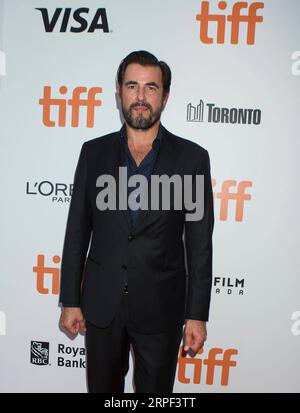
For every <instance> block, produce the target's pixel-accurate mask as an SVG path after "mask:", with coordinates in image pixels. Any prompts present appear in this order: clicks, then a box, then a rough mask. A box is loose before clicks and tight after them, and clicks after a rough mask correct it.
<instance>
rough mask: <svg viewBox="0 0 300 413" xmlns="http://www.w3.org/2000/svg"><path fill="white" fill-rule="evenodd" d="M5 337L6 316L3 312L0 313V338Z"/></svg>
mask: <svg viewBox="0 0 300 413" xmlns="http://www.w3.org/2000/svg"><path fill="white" fill-rule="evenodd" d="M5 335H6V315H5V312H4V311H0V336H5Z"/></svg>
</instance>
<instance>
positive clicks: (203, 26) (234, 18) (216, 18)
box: [196, 1, 264, 45]
mask: <svg viewBox="0 0 300 413" xmlns="http://www.w3.org/2000/svg"><path fill="white" fill-rule="evenodd" d="M218 8H219V10H221V11H225V10H226V9H227V3H226V1H219V2H218ZM263 8H264V3H262V2H254V3H251V4H250V5H249V3H248V2H246V1H238V2H236V3H234V4H233V6H232V12H231V14H228V15H227V16H226V15H225V14H210V11H209V1H202V2H201V12H200V14H197V15H196V20H197V21H199V22H200V41H201V42H202V43H206V44H211V43H213V42H214V38H213V37H210V36H209V34H208V28H209V26H210V23H212V22H213V23H216V24H217V43H219V44H224V43H225V32H226V24H227V22H229V24H230V27H231V36H230V43H231V44H238V43H239V32H240V24H241V23H246V24H247V44H249V45H250V44H251V45H253V44H254V43H255V29H256V23H261V22H262V21H263V17H262V16H258V15H257V14H256V13H257V10H258V9H263ZM243 9H245V10H244V13H243V14H242V13H241V11H242V10H243Z"/></svg>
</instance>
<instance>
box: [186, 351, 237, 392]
mask: <svg viewBox="0 0 300 413" xmlns="http://www.w3.org/2000/svg"><path fill="white" fill-rule="evenodd" d="M203 351H204V350H203V349H200V350H199V351H198V353H197V354H196V355H195V357H187V356H186V352H185V351H184V350H183V346H181V347H180V349H179V356H178V381H180V383H184V384H189V383H190V382H191V378H189V377H187V375H186V367H187V366H192V370H193V372H192V383H194V384H200V382H201V375H202V367H203V365H204V366H206V381H205V382H206V384H210V385H211V384H214V378H215V368H216V367H220V368H221V385H222V386H227V385H228V382H229V371H230V368H231V367H236V361H234V360H231V357H232V356H233V355H236V354H238V351H237V350H236V349H234V348H230V349H227V350H224V351H223V349H221V348H218V347H215V348H211V349H210V350H209V352H208V356H207V358H204V359H202V358H200V357H198V355H201V354H203ZM189 371H190V369H189Z"/></svg>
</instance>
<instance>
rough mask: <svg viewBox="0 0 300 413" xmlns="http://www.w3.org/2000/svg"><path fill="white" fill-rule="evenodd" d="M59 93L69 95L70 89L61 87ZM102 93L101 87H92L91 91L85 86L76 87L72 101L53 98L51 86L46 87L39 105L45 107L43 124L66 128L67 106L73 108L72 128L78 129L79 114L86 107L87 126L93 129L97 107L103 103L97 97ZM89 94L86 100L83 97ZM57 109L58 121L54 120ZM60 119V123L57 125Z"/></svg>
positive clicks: (50, 126)
mask: <svg viewBox="0 0 300 413" xmlns="http://www.w3.org/2000/svg"><path fill="white" fill-rule="evenodd" d="M59 93H60V94H61V95H66V94H67V93H68V88H67V87H66V86H61V87H60V88H59ZM98 93H102V88H101V87H91V88H90V89H88V88H86V87H84V86H78V87H75V89H74V90H73V92H72V99H64V98H53V97H52V91H51V86H44V94H43V97H42V98H41V99H39V104H40V105H41V106H42V107H43V124H44V125H45V126H47V127H49V128H53V127H54V126H57V124H58V126H60V127H64V126H66V118H67V105H68V106H70V107H71V126H72V127H73V128H77V127H78V124H79V112H80V108H81V107H86V126H87V127H88V128H92V127H93V126H94V117H95V107H96V106H101V105H102V101H101V100H99V99H96V95H97V94H98ZM84 94H87V97H86V98H83V97H82V95H84ZM51 109H55V113H56V114H57V112H58V116H56V120H53V113H52V112H53V111H52V112H51ZM57 118H58V123H57Z"/></svg>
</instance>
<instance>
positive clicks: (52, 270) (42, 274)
mask: <svg viewBox="0 0 300 413" xmlns="http://www.w3.org/2000/svg"><path fill="white" fill-rule="evenodd" d="M52 261H53V262H54V264H59V263H60V257H59V256H58V255H54V257H53V258H52ZM32 269H33V272H35V273H36V289H37V291H38V292H39V293H40V294H49V288H47V285H50V286H51V292H52V294H58V293H59V274H60V269H59V268H57V267H50V266H45V256H44V255H38V257H37V265H35V266H34V267H33V268H32ZM46 275H50V277H46ZM48 278H49V280H48Z"/></svg>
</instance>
